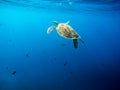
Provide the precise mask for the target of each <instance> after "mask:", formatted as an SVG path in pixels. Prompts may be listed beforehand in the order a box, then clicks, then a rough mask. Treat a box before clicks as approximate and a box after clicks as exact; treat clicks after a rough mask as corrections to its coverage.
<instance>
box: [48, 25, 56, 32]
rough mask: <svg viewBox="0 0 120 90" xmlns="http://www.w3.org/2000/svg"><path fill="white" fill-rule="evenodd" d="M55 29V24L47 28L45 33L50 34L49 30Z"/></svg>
mask: <svg viewBox="0 0 120 90" xmlns="http://www.w3.org/2000/svg"><path fill="white" fill-rule="evenodd" d="M54 29H55V26H51V27H49V28H48V29H47V34H50V32H51V31H53V30H54Z"/></svg>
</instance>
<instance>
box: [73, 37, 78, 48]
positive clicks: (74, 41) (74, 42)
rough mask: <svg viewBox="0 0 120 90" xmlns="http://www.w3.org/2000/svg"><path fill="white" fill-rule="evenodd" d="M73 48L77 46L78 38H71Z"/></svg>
mask: <svg viewBox="0 0 120 90" xmlns="http://www.w3.org/2000/svg"><path fill="white" fill-rule="evenodd" d="M73 44H74V48H78V39H73Z"/></svg>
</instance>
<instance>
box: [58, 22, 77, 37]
mask: <svg viewBox="0 0 120 90" xmlns="http://www.w3.org/2000/svg"><path fill="white" fill-rule="evenodd" d="M56 30H57V32H58V34H59V35H60V36H62V37H64V38H68V39H78V38H79V35H78V34H77V33H76V31H75V30H74V29H73V28H72V27H71V26H70V25H68V24H64V23H60V24H58V26H57V27H56Z"/></svg>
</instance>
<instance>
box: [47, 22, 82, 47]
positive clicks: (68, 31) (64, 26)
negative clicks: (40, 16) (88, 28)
mask: <svg viewBox="0 0 120 90" xmlns="http://www.w3.org/2000/svg"><path fill="white" fill-rule="evenodd" d="M69 22H70V21H67V22H66V23H59V22H57V21H53V23H54V24H55V25H56V26H50V27H49V28H48V29H47V33H48V34H49V33H50V32H51V31H52V30H57V33H58V34H59V35H60V36H62V37H64V38H68V39H71V40H73V43H74V47H75V48H77V47H78V39H81V37H80V35H79V34H78V33H77V32H76V31H75V30H74V29H73V28H72V27H71V26H70V25H69Z"/></svg>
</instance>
